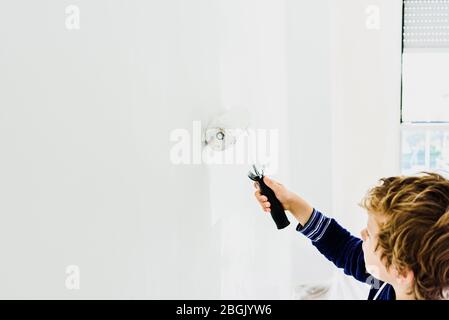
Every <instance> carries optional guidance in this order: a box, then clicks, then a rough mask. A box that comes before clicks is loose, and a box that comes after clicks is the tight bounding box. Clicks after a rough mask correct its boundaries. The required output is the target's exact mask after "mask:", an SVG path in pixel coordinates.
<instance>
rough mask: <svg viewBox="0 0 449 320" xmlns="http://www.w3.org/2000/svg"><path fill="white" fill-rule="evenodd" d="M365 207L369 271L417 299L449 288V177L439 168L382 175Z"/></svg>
mask: <svg viewBox="0 0 449 320" xmlns="http://www.w3.org/2000/svg"><path fill="white" fill-rule="evenodd" d="M361 206H362V207H363V208H365V209H366V210H367V211H368V213H369V214H368V217H369V218H368V226H367V228H366V229H364V230H363V231H362V238H363V240H364V241H363V251H364V255H365V263H366V265H367V269H368V271H370V272H372V273H373V275H374V276H377V277H379V279H380V280H382V281H385V282H388V283H390V284H392V285H393V286H395V285H397V286H402V287H406V288H408V291H409V292H408V293H409V294H411V295H413V296H414V297H415V298H417V299H443V298H446V297H445V293H446V292H447V291H446V290H447V289H449V180H447V179H445V178H444V177H442V176H441V175H439V174H436V173H424V175H419V176H410V177H406V176H398V177H389V178H382V179H380V184H379V185H378V186H376V187H374V188H372V189H371V190H369V191H368V193H367V195H366V197H365V198H364V199H363V201H362V203H361Z"/></svg>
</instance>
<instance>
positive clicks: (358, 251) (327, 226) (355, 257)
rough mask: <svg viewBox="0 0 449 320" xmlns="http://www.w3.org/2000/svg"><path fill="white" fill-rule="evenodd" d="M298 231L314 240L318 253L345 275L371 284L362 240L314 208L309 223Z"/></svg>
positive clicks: (299, 227)
mask: <svg viewBox="0 0 449 320" xmlns="http://www.w3.org/2000/svg"><path fill="white" fill-rule="evenodd" d="M296 230H297V231H298V232H300V233H302V234H304V235H305V236H306V237H307V238H309V239H310V240H312V244H313V245H314V246H315V247H316V248H317V249H318V251H320V252H321V253H322V254H323V255H324V256H325V257H326V258H327V259H328V260H330V261H331V262H333V263H334V264H335V265H336V266H337V267H338V268H342V269H343V270H344V273H345V274H347V275H350V276H353V277H354V278H356V279H357V280H359V281H361V282H365V283H368V282H369V281H367V280H368V278H369V277H370V275H369V274H368V273H367V271H366V267H365V259H364V257H363V250H362V240H361V239H359V238H357V237H354V236H352V235H351V234H350V233H349V232H348V231H347V230H346V229H344V228H343V227H342V226H340V225H339V224H338V223H337V222H336V221H335V220H334V219H331V218H329V217H326V216H325V215H324V214H322V213H321V212H319V211H318V210H316V209H315V208H314V209H313V213H312V215H311V217H310V219H309V221H307V223H306V224H305V225H304V226H302V225H301V224H299V225H298V226H297V228H296Z"/></svg>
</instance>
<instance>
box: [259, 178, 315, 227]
mask: <svg viewBox="0 0 449 320" xmlns="http://www.w3.org/2000/svg"><path fill="white" fill-rule="evenodd" d="M263 181H264V182H265V184H266V185H267V186H268V187H270V189H271V190H273V192H274V194H275V195H276V198H278V200H279V201H280V202H281V204H282V206H283V207H284V209H285V210H288V211H290V212H291V213H292V214H293V216H294V217H295V218H296V219H297V220H298V222H299V223H301V224H302V225H305V224H306V223H307V221H308V220H309V218H310V216H311V215H312V212H313V208H312V207H311V206H310V205H309V204H308V203H307V202H306V201H304V200H303V199H302V198H301V197H299V196H298V195H297V194H295V193H293V192H291V191H289V190H288V189H287V188H286V187H285V186H284V185H283V184H282V183H279V182H277V181H275V180H273V179H270V178H268V177H266V176H265V177H264V178H263ZM254 186H255V187H256V189H257V190H256V192H255V196H256V199H257V201H259V204H260V205H261V207H262V209H263V210H264V211H265V212H270V211H271V209H270V206H271V204H270V202H268V198H267V197H266V196H264V195H262V194H261V193H260V188H259V185H258V184H257V182H255V183H254Z"/></svg>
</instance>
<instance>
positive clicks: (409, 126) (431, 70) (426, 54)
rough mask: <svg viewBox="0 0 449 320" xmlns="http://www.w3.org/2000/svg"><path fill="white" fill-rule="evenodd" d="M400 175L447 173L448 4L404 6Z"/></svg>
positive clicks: (413, 1)
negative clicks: (432, 172)
mask: <svg viewBox="0 0 449 320" xmlns="http://www.w3.org/2000/svg"><path fill="white" fill-rule="evenodd" d="M401 122H402V123H401V128H402V139H401V140H402V143H401V145H402V147H401V168H402V173H403V174H415V173H417V172H420V171H426V170H427V171H438V172H440V173H443V174H446V175H447V172H449V0H404V16H403V52H402V106H401Z"/></svg>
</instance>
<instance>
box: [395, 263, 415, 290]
mask: <svg viewBox="0 0 449 320" xmlns="http://www.w3.org/2000/svg"><path fill="white" fill-rule="evenodd" d="M393 273H394V277H395V279H396V282H397V283H398V284H400V285H407V286H408V285H411V284H412V283H413V279H414V278H415V275H414V273H413V271H412V270H410V269H405V270H399V269H398V268H396V267H394V271H393Z"/></svg>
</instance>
